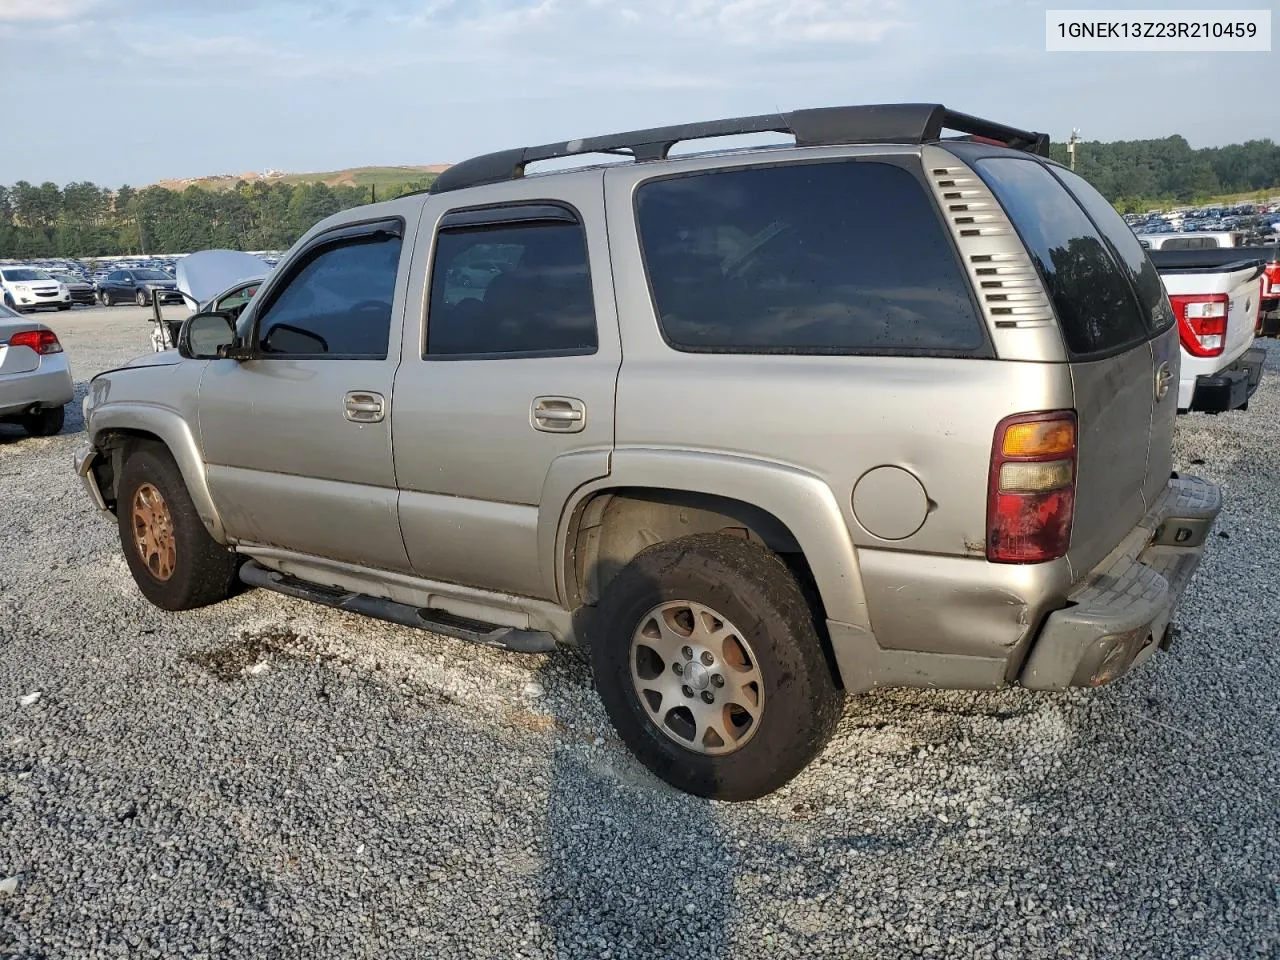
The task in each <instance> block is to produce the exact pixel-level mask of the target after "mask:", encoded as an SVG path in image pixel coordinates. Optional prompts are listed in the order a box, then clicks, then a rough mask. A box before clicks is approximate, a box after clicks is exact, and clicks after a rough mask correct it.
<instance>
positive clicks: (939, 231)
mask: <svg viewBox="0 0 1280 960" xmlns="http://www.w3.org/2000/svg"><path fill="white" fill-rule="evenodd" d="M637 217H638V220H639V226H640V239H641V243H642V245H643V248H644V255H645V265H646V268H647V270H648V272H649V281H650V285H651V287H652V290H653V297H654V303H655V307H656V310H657V314H658V318H659V323H660V324H661V327H662V331H663V334H664V336H665V337H666V339H667V341H668V342H669V343H670V344H671V345H672V346H674V347H675V348H676V349H679V350H690V351H717V352H737V353H874V352H892V353H914V352H923V353H947V354H957V353H960V354H963V353H973V352H975V351H977V350H979V349H983V348H984V347H985V338H984V336H983V333H982V328H981V326H980V325H979V320H978V316H977V313H976V310H975V308H974V304H973V300H972V297H971V295H970V292H969V288H968V284H967V282H966V281H965V279H964V276H963V275H962V273H961V270H960V265H959V263H958V262H957V259H956V254H955V253H954V251H953V249H952V246H951V243H950V240H949V238H948V237H947V236H946V234H945V233H944V231H943V227H942V224H941V222H940V220H939V218H938V215H937V213H936V211H935V209H934V207H933V204H932V202H931V201H930V199H929V198H928V197H927V195H926V194H925V192H924V189H923V187H922V186H921V184H920V182H919V181H918V180H917V179H916V178H915V177H914V176H912V175H911V173H909V172H908V171H907V170H904V169H902V168H901V167H897V166H893V165H891V164H886V163H875V162H866V161H848V160H845V161H837V162H830V163H809V164H789V165H784V166H776V167H757V168H749V169H738V170H719V171H712V172H708V173H699V174H695V175H692V176H684V177H674V178H670V179H666V180H658V181H653V182H650V183H647V184H645V185H643V186H642V187H641V188H640V190H639V192H638V195H637Z"/></svg>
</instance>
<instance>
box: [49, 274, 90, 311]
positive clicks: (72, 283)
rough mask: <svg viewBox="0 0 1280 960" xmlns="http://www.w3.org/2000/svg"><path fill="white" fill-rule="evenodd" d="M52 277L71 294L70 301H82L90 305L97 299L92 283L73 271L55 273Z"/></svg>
mask: <svg viewBox="0 0 1280 960" xmlns="http://www.w3.org/2000/svg"><path fill="white" fill-rule="evenodd" d="M53 279H55V280H57V281H58V282H59V283H61V284H62V285H63V286H64V287H66V288H67V292H68V293H69V294H71V302H72V303H82V304H88V305H90V306H92V305H93V304H95V303H97V301H98V291H97V290H96V289H95V288H94V286H93V284H92V283H90V282H89V281H88V280H85V279H84V278H83V277H81V276H79V275H78V274H74V273H55V274H53Z"/></svg>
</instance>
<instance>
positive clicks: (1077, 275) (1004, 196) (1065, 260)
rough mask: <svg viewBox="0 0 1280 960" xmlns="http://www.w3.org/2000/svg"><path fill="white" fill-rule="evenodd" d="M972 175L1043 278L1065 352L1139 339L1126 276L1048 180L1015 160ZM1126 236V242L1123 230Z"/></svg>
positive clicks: (1106, 348) (999, 160) (1105, 348)
mask: <svg viewBox="0 0 1280 960" xmlns="http://www.w3.org/2000/svg"><path fill="white" fill-rule="evenodd" d="M975 169H976V170H977V172H978V174H979V176H981V177H982V179H983V180H984V181H986V183H987V186H989V187H990V188H991V190H992V192H993V193H994V194H995V195H996V198H997V199H998V200H999V201H1000V203H1001V205H1002V206H1003V207H1004V209H1005V212H1006V213H1008V214H1009V219H1010V220H1012V221H1013V225H1014V227H1016V228H1017V230H1018V233H1019V235H1020V236H1021V237H1022V242H1023V243H1024V244H1026V246H1027V251H1028V253H1030V254H1031V258H1032V260H1034V261H1035V264H1036V267H1037V268H1038V269H1039V271H1040V274H1041V276H1042V277H1043V278H1044V282H1045V286H1046V288H1047V289H1048V291H1049V298H1050V299H1051V300H1052V301H1053V307H1054V310H1055V312H1056V313H1057V315H1058V321H1059V323H1060V324H1061V325H1062V336H1063V339H1064V340H1066V343H1067V348H1068V349H1069V350H1070V351H1071V353H1073V354H1075V355H1077V356H1089V355H1091V354H1103V353H1109V352H1112V351H1116V350H1118V349H1120V348H1121V347H1124V346H1126V345H1129V344H1136V343H1138V342H1139V341H1142V340H1145V339H1146V337H1147V334H1148V328H1147V324H1146V323H1145V322H1144V320H1143V315H1142V312H1141V311H1140V310H1139V309H1138V305H1137V303H1136V302H1135V300H1134V294H1133V290H1132V288H1131V287H1130V285H1129V276H1128V273H1127V271H1126V270H1125V269H1123V268H1122V267H1121V266H1120V264H1119V262H1117V259H1116V257H1115V256H1114V255H1113V254H1112V251H1111V247H1110V246H1109V245H1108V244H1107V243H1106V241H1104V240H1103V238H1102V235H1101V234H1100V233H1099V232H1098V228H1097V227H1095V226H1094V225H1093V222H1092V221H1091V220H1090V219H1089V218H1088V217H1087V216H1085V213H1084V211H1083V210H1082V209H1081V208H1080V206H1079V204H1077V203H1076V202H1075V201H1074V200H1073V199H1072V197H1071V194H1069V193H1067V191H1066V190H1065V189H1064V188H1063V186H1062V184H1061V183H1059V182H1058V181H1057V180H1056V179H1054V176H1053V174H1051V173H1050V172H1049V171H1048V170H1047V169H1046V168H1045V167H1043V166H1042V165H1041V164H1039V163H1038V162H1036V161H1034V160H1023V159H1020V158H1017V157H993V158H989V159H986V160H979V161H978V162H977V163H976V164H975ZM1081 182H1083V181H1081ZM1086 186H1087V184H1086ZM1090 189H1092V188H1090ZM1103 202H1105V201H1103ZM1122 223H1123V221H1122ZM1125 232H1126V233H1129V235H1130V236H1132V233H1131V232H1130V231H1129V229H1128V227H1125ZM1134 244H1135V245H1136V244H1137V239H1136V238H1134ZM1138 249H1139V250H1141V247H1139V248H1138ZM1157 282H1159V279H1158V278H1157Z"/></svg>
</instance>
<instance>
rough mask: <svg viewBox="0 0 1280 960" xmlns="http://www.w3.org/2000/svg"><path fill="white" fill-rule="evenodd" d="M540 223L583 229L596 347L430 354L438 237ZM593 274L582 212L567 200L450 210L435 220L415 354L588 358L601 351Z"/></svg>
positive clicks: (447, 359) (449, 358)
mask: <svg viewBox="0 0 1280 960" xmlns="http://www.w3.org/2000/svg"><path fill="white" fill-rule="evenodd" d="M540 223H559V224H569V223H571V224H574V225H575V226H577V227H578V228H579V229H581V230H582V248H583V251H584V252H585V253H586V257H587V282H588V283H589V284H590V285H591V313H592V317H593V319H594V321H595V325H596V345H595V346H594V347H575V348H573V349H570V350H501V351H484V352H476V353H429V352H428V350H427V347H428V343H429V338H430V333H431V294H432V291H433V290H434V289H435V276H436V254H437V252H438V251H439V248H440V244H439V240H440V234H442V233H444V232H445V231H446V230H448V231H454V230H457V231H463V230H466V231H482V230H485V229H493V230H500V229H503V228H507V227H528V226H536V225H537V224H540ZM595 301H596V284H595V271H594V270H593V269H592V267H591V244H590V240H589V238H588V236H587V224H586V221H585V220H584V219H583V216H582V212H581V211H580V210H579V209H578V208H577V206H575V205H574V204H572V203H570V202H569V201H568V200H559V199H553V198H542V199H528V200H507V201H503V202H501V203H488V204H480V205H471V206H464V207H451V208H449V209H448V210H446V211H445V212H444V214H443V215H441V217H440V219H439V220H437V221H436V225H435V229H434V230H433V232H432V235H431V267H430V269H429V270H428V271H427V282H426V285H425V287H424V289H423V303H422V316H423V318H424V320H425V321H426V322H425V323H422V324H420V325H419V328H420V330H421V337H422V340H421V343H419V344H418V355H419V356H420V357H421V358H422V359H423V360H424V361H427V362H429V363H456V362H458V361H468V360H546V359H550V358H552V357H591V356H595V355H596V354H597V353H599V352H600V314H599V312H598V311H597V310H596V305H595Z"/></svg>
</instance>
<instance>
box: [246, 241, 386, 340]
mask: <svg viewBox="0 0 1280 960" xmlns="http://www.w3.org/2000/svg"><path fill="white" fill-rule="evenodd" d="M404 233H405V220H404V217H399V216H397V217H377V218H375V219H370V220H359V221H355V222H353V223H344V224H341V225H339V226H335V227H333V228H332V229H329V230H325V231H324V232H323V233H318V234H316V235H315V236H314V237H312V238H311V240H310V241H308V242H307V244H306V246H304V247H303V248H302V249H300V250H299V251H298V252H297V253H296V254H295V255H294V256H292V257H290V258H289V262H288V270H287V271H285V272H276V271H273V272H272V274H271V275H270V276H269V277H268V278H267V282H268V283H269V284H270V286H269V288H268V289H267V291H266V296H265V297H264V298H263V299H262V301H261V303H260V305H259V306H258V307H257V308H256V309H255V310H254V311H253V314H252V316H250V317H249V319H248V327H249V329H248V331H247V333H248V335H247V337H245V338H244V339H245V345H246V346H248V347H249V349H250V350H252V351H253V359H254V360H371V361H374V362H378V361H383V362H385V361H386V359H387V357H388V356H390V355H391V337H390V333H389V332H388V335H387V348H386V350H384V351H383V352H382V353H381V354H368V353H355V354H348V353H279V354H277V353H264V352H263V351H262V350H261V349H260V348H259V341H258V330H259V326H260V321H261V319H262V317H263V315H264V314H265V313H266V312H267V311H268V310H270V309H271V308H272V307H273V306H275V303H276V301H277V300H279V299H280V295H281V293H282V292H283V291H284V290H285V289H287V288H288V286H289V284H290V283H291V282H292V281H293V279H294V278H295V277H296V276H297V275H298V274H299V273H301V272H302V271H303V270H305V269H306V268H307V267H308V266H309V265H310V264H311V263H312V262H313V261H314V260H315V258H316V257H317V256H319V255H320V254H321V253H322V252H324V250H325V249H327V248H330V247H336V246H341V245H343V244H344V243H345V242H347V241H350V240H360V239H363V238H368V237H376V236H378V235H379V234H384V235H385V236H387V237H388V238H390V237H396V238H398V239H399V240H400V242H401V249H400V257H401V259H402V260H403V258H404V246H403V244H404ZM399 282H400V276H399V270H397V272H396V284H397V285H399ZM394 297H395V295H394V293H393V294H392V304H391V315H392V319H393V320H394V318H395V302H394Z"/></svg>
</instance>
